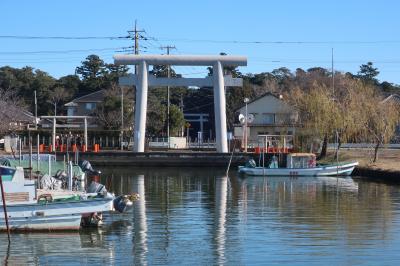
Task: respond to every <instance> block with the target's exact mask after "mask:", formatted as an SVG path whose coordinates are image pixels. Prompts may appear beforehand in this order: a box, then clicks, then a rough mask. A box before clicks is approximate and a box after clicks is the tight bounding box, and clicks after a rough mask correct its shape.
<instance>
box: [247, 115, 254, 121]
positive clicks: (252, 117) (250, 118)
mask: <svg viewBox="0 0 400 266" xmlns="http://www.w3.org/2000/svg"><path fill="white" fill-rule="evenodd" d="M253 121H254V115H253V114H249V115H248V116H247V123H252V122H253Z"/></svg>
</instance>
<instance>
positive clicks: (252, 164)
mask: <svg viewBox="0 0 400 266" xmlns="http://www.w3.org/2000/svg"><path fill="white" fill-rule="evenodd" d="M256 166H257V164H256V162H255V161H254V160H253V159H250V160H248V161H247V162H246V167H247V168H255V167H256Z"/></svg>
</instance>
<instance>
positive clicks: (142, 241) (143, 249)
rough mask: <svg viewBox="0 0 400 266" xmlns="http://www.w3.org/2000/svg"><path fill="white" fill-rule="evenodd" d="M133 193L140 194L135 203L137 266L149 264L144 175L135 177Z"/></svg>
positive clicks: (134, 241) (134, 251) (134, 245)
mask: <svg viewBox="0 0 400 266" xmlns="http://www.w3.org/2000/svg"><path fill="white" fill-rule="evenodd" d="M132 191H133V192H136V193H138V194H139V196H140V199H139V200H137V201H135V202H134V205H133V207H134V209H133V220H134V235H135V236H134V239H133V254H134V257H135V258H134V260H135V264H139V265H145V264H147V260H146V255H147V252H148V248H147V218H146V195H145V189H144V175H137V176H134V177H133V182H132Z"/></svg>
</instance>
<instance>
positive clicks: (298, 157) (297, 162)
mask: <svg viewBox="0 0 400 266" xmlns="http://www.w3.org/2000/svg"><path fill="white" fill-rule="evenodd" d="M316 164H317V160H316V156H315V154H313V153H290V154H288V156H287V160H286V168H314V167H315V166H316Z"/></svg>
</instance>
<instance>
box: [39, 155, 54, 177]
mask: <svg viewBox="0 0 400 266" xmlns="http://www.w3.org/2000/svg"><path fill="white" fill-rule="evenodd" d="M38 160H39V158H38ZM48 162H49V176H51V156H50V155H49V157H48Z"/></svg>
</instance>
